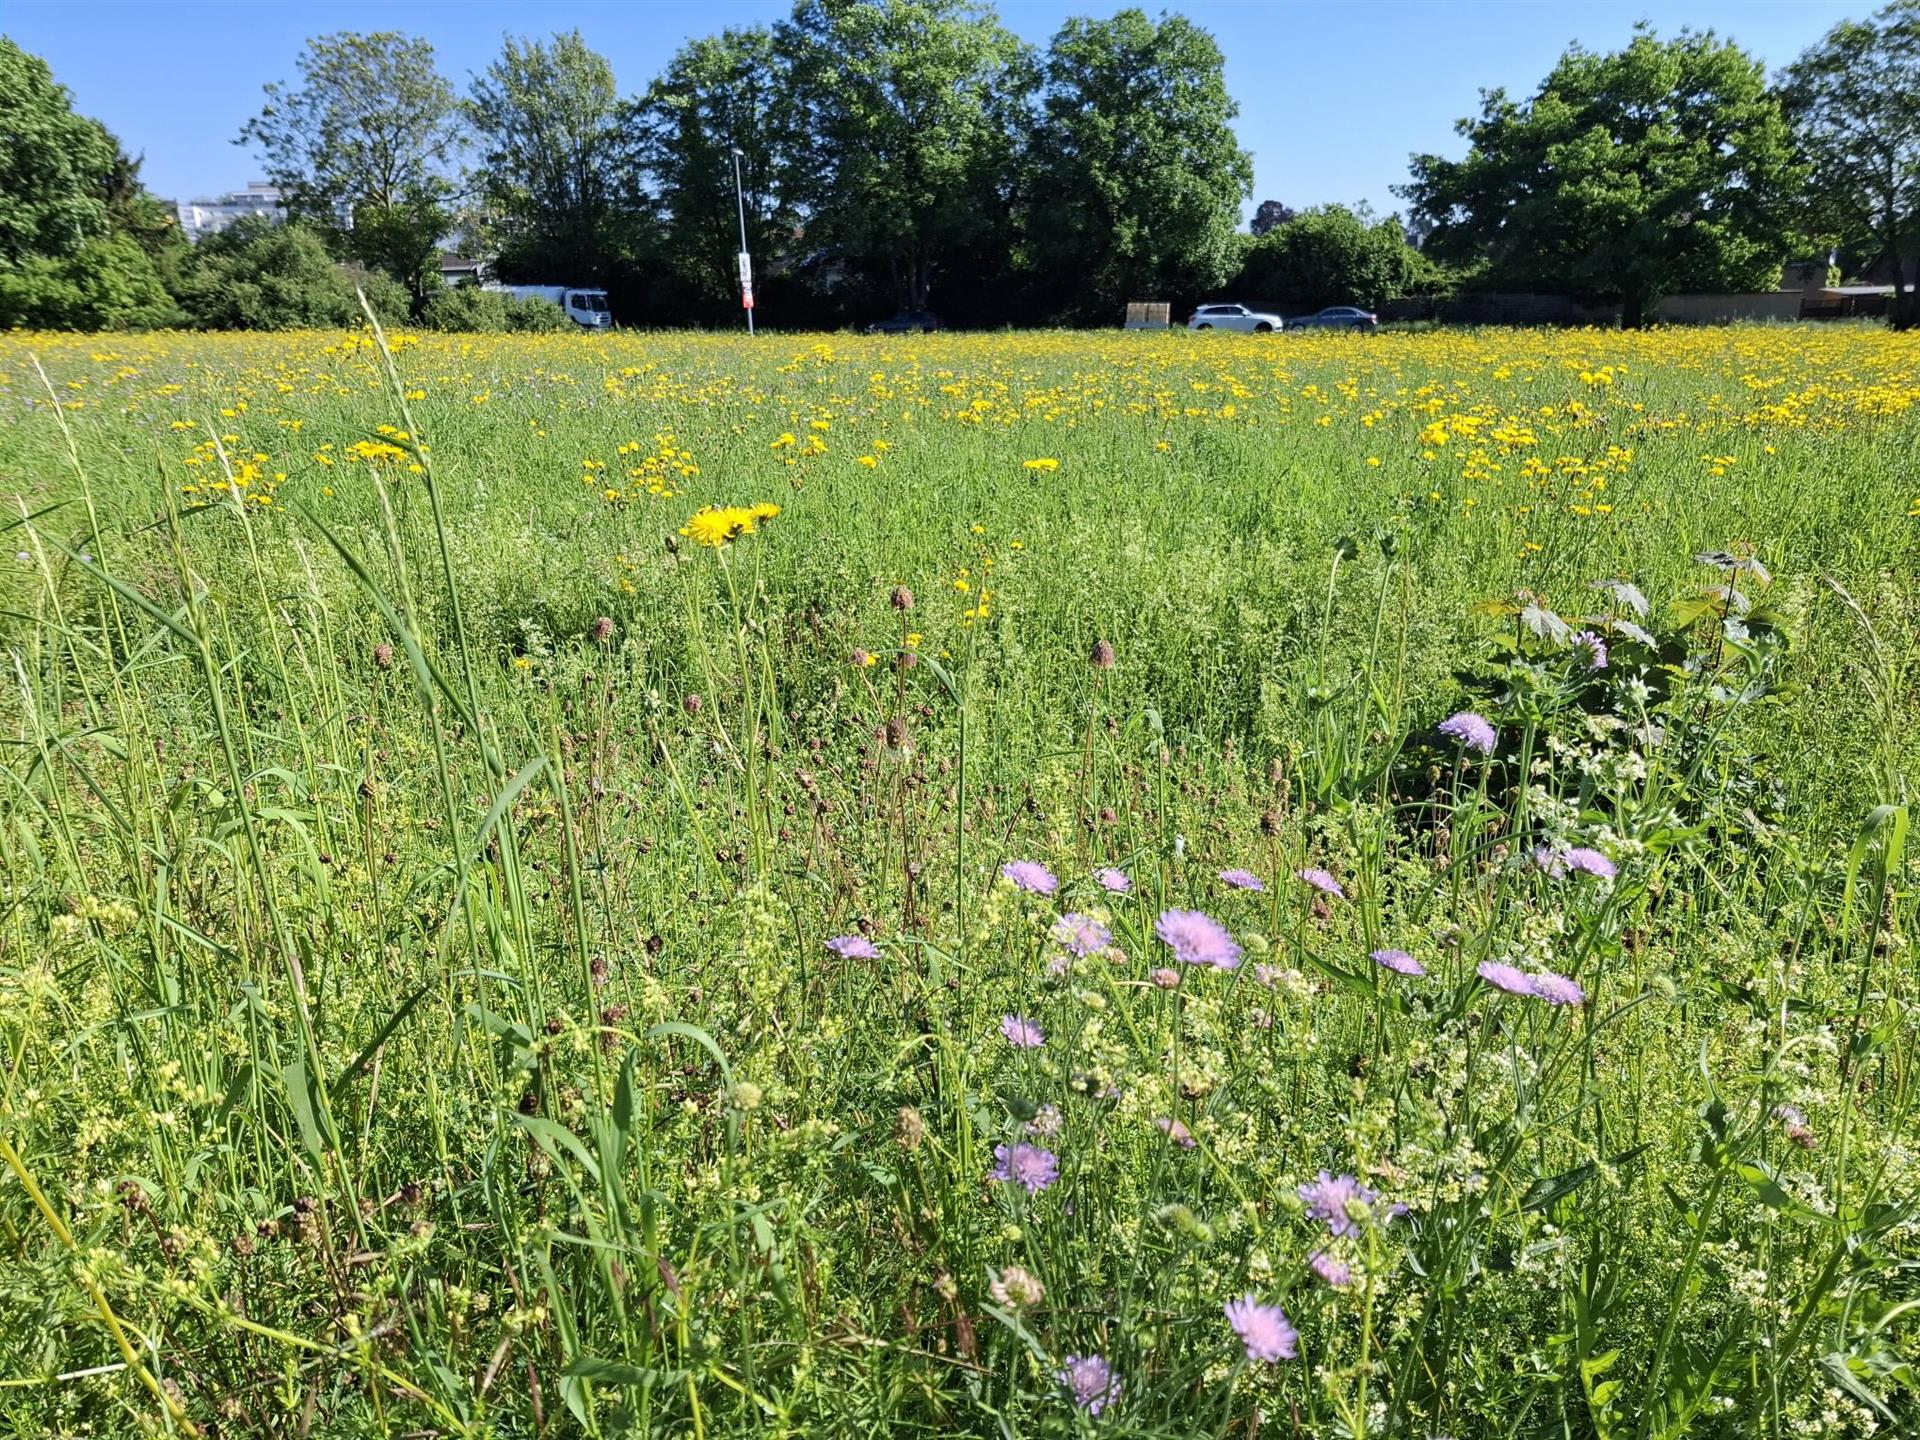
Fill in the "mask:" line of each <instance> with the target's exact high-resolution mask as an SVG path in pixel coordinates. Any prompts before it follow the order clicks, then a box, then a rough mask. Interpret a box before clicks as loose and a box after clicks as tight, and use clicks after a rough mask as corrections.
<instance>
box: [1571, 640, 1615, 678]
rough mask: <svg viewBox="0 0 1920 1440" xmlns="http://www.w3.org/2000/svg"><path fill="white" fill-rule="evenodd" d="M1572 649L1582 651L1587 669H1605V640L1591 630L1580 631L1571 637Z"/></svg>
mask: <svg viewBox="0 0 1920 1440" xmlns="http://www.w3.org/2000/svg"><path fill="white" fill-rule="evenodd" d="M1573 648H1574V649H1575V650H1584V651H1585V652H1586V654H1587V669H1589V670H1604V669H1606V668H1607V642H1606V638H1605V637H1604V636H1602V635H1600V634H1599V633H1598V632H1596V631H1593V630H1582V631H1581V632H1580V633H1579V634H1578V635H1576V636H1574V637H1573Z"/></svg>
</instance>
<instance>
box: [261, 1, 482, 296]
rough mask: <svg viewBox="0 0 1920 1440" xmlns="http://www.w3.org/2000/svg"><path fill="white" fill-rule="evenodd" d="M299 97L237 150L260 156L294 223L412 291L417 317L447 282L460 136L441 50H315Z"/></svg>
mask: <svg viewBox="0 0 1920 1440" xmlns="http://www.w3.org/2000/svg"><path fill="white" fill-rule="evenodd" d="M299 69H300V78H301V84H300V85H299V86H298V87H297V88H288V87H286V86H284V85H279V84H273V85H268V86H267V87H266V94H267V103H266V104H265V105H264V106H263V107H262V108H261V111H260V113H259V114H258V115H256V116H255V117H254V118H253V119H251V120H249V121H248V122H247V124H246V126H245V128H244V129H242V130H241V132H240V136H239V138H238V140H236V141H235V143H236V144H241V145H248V144H250V145H253V146H256V147H257V148H258V150H259V152H260V154H261V155H262V156H263V158H264V160H265V164H266V169H267V174H268V176H269V177H270V178H271V179H272V180H273V182H274V183H275V184H276V185H278V186H279V187H280V188H281V190H282V191H283V192H284V193H285V195H286V200H287V207H288V210H289V212H290V213H291V214H294V215H298V216H301V217H303V218H305V219H307V220H309V221H311V222H312V223H314V224H315V225H317V226H320V227H322V228H324V229H326V230H328V231H329V232H330V233H332V234H333V235H334V236H335V238H336V241H337V243H338V245H339V246H340V248H341V249H342V250H343V252H344V253H346V254H348V255H351V256H353V257H354V258H356V259H359V260H363V261H365V262H366V263H367V264H369V265H374V266H377V267H379V268H381V269H383V270H385V271H387V273H388V274H390V275H392V276H393V277H394V279H396V280H398V281H399V282H400V283H401V284H402V285H404V286H406V287H407V291H408V293H409V294H410V295H411V296H412V298H413V305H414V308H415V309H416V310H418V308H419V307H420V306H421V305H422V304H424V303H425V300H426V297H427V295H428V294H429V293H430V292H431V291H432V290H433V289H434V288H435V287H436V286H437V285H438V284H439V269H438V265H437V263H436V254H435V252H436V251H437V249H438V247H439V243H440V238H441V236H443V235H444V234H446V232H447V230H448V228H449V226H450V224H451V217H450V216H449V214H448V211H447V204H448V202H449V201H450V199H451V198H452V196H453V186H452V184H451V183H450V182H449V181H448V179H447V172H448V168H449V166H450V165H451V164H452V161H453V156H454V151H455V149H456V146H457V141H458V136H457V132H456V130H455V125H454V121H455V115H456V109H455V101H454V95H453V87H452V86H450V85H449V84H448V83H447V82H446V80H445V79H443V78H442V77H441V76H440V74H439V72H438V71H436V70H435V69H434V62H433V47H432V46H431V45H429V44H428V43H427V42H426V41H425V40H414V39H410V38H408V37H407V36H405V35H400V34H397V33H395V32H393V31H386V30H383V31H379V32H377V33H375V34H372V35H357V34H352V33H344V32H343V33H341V34H337V35H322V36H319V37H317V38H315V39H312V40H309V41H308V42H307V52H306V54H304V55H302V56H301V57H300V60H299Z"/></svg>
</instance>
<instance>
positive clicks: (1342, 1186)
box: [1300, 1170, 1380, 1237]
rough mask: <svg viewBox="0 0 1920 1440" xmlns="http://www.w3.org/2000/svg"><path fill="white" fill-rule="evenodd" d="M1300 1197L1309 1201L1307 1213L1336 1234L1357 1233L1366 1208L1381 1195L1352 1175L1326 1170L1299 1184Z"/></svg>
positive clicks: (1329, 1231) (1336, 1235)
mask: <svg viewBox="0 0 1920 1440" xmlns="http://www.w3.org/2000/svg"><path fill="white" fill-rule="evenodd" d="M1300 1198H1301V1199H1302V1200H1304V1201H1306V1203H1307V1214H1308V1215H1309V1216H1311V1217H1312V1218H1313V1219H1315V1220H1319V1221H1322V1222H1323V1223H1324V1224H1325V1225H1326V1227H1327V1232H1328V1233H1329V1234H1330V1235H1333V1236H1335V1237H1338V1236H1341V1235H1358V1234H1359V1233H1360V1223H1359V1222H1360V1220H1361V1219H1362V1218H1363V1217H1364V1216H1365V1215H1366V1213H1367V1207H1368V1206H1370V1205H1372V1204H1373V1202H1374V1201H1376V1200H1378V1199H1379V1198H1380V1192H1379V1191H1377V1190H1369V1189H1368V1188H1367V1187H1366V1186H1364V1185H1362V1184H1361V1183H1360V1182H1359V1181H1358V1180H1357V1179H1355V1178H1354V1177H1353V1176H1351V1175H1330V1174H1328V1173H1327V1172H1326V1171H1325V1170H1322V1171H1321V1172H1320V1176H1319V1178H1318V1179H1316V1180H1309V1181H1308V1182H1307V1183H1306V1184H1305V1185H1302V1186H1301V1187H1300Z"/></svg>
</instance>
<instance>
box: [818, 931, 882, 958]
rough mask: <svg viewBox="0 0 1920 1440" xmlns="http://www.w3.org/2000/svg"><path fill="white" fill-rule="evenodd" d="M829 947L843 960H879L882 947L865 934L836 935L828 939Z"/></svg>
mask: <svg viewBox="0 0 1920 1440" xmlns="http://www.w3.org/2000/svg"><path fill="white" fill-rule="evenodd" d="M827 949H829V950H831V951H832V952H833V953H834V954H836V955H838V956H839V957H840V958H841V959H842V960H878V959H879V958H880V947H879V946H878V945H876V944H874V943H873V941H871V940H869V939H867V937H866V936H864V935H836V936H834V937H833V938H832V939H831V940H829V941H827Z"/></svg>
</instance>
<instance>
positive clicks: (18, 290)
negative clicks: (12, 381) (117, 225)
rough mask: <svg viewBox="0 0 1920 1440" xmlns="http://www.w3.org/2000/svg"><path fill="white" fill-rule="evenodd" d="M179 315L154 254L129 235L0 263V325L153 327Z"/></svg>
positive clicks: (128, 328) (65, 327)
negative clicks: (57, 253) (69, 250)
mask: <svg viewBox="0 0 1920 1440" xmlns="http://www.w3.org/2000/svg"><path fill="white" fill-rule="evenodd" d="M179 314H180V312H179V309H178V308H177V307H176V306H175V305H174V303H173V299H172V297H171V296H169V295H168V294H167V289H166V286H165V285H163V284H162V283H161V281H160V272H159V271H158V270H156V269H155V268H154V264H153V258H152V257H151V256H150V255H148V254H147V252H146V251H144V250H142V249H141V248H140V246H139V245H138V244H137V243H136V242H135V241H134V240H132V239H131V238H129V237H128V236H125V235H108V236H104V237H102V238H100V239H95V240H89V241H88V242H87V243H86V244H85V245H83V246H81V247H80V248H79V249H78V250H76V251H74V252H73V253H72V254H70V255H60V256H45V255H35V256H29V257H27V258H25V259H23V260H21V261H19V262H18V263H17V264H14V265H11V266H7V265H0V327H6V328H11V327H13V326H22V325H24V326H29V327H34V328H38V329H44V330H151V329H156V328H158V327H160V326H164V325H171V324H174V323H176V322H177V321H178V319H179Z"/></svg>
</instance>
